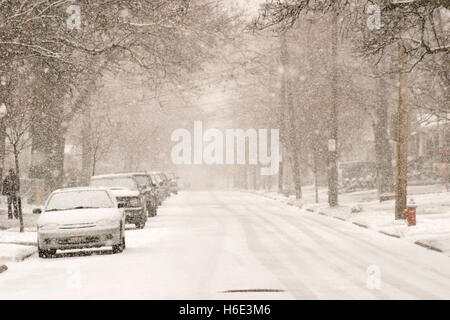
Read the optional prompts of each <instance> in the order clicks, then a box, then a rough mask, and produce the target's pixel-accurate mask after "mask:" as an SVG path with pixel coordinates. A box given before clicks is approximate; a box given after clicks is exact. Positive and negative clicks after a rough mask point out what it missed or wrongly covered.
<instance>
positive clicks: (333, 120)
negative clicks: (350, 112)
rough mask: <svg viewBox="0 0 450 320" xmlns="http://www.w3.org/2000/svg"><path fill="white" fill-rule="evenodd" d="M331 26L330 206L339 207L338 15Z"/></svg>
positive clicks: (334, 16)
mask: <svg viewBox="0 0 450 320" xmlns="http://www.w3.org/2000/svg"><path fill="white" fill-rule="evenodd" d="M332 19H333V20H332V25H331V28H332V29H331V64H332V72H331V73H332V74H331V115H330V124H329V129H330V139H329V145H328V204H329V205H330V207H335V206H337V205H338V170H337V160H338V151H337V148H338V111H337V106H338V92H337V86H338V68H337V63H338V61H337V58H338V24H337V19H338V18H337V15H336V14H333V17H332Z"/></svg>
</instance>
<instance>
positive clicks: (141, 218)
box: [90, 173, 147, 229]
mask: <svg viewBox="0 0 450 320" xmlns="http://www.w3.org/2000/svg"><path fill="white" fill-rule="evenodd" d="M90 185H91V186H101V187H106V188H109V189H110V190H111V192H113V193H114V195H115V196H116V199H117V202H119V203H122V204H123V207H124V210H125V215H126V218H125V221H126V223H131V224H134V225H135V226H136V229H143V228H144V227H145V223H146V222H147V208H146V199H145V194H144V193H142V192H141V190H140V188H139V184H138V182H137V180H136V178H135V177H134V176H133V175H132V174H128V173H117V174H108V175H99V176H93V177H91V183H90Z"/></svg>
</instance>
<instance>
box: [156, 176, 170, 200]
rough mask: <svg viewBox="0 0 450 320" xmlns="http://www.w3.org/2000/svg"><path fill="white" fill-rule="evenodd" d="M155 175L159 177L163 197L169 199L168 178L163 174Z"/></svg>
mask: <svg viewBox="0 0 450 320" xmlns="http://www.w3.org/2000/svg"><path fill="white" fill-rule="evenodd" d="M156 174H158V175H159V177H160V178H161V181H162V183H163V184H162V190H163V193H164V196H165V197H166V198H168V197H170V186H169V178H167V176H166V174H165V173H164V172H157V173H156Z"/></svg>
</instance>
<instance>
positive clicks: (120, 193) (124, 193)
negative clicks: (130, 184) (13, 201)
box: [111, 189, 139, 197]
mask: <svg viewBox="0 0 450 320" xmlns="http://www.w3.org/2000/svg"><path fill="white" fill-rule="evenodd" d="M111 193H112V194H113V195H114V196H116V197H138V196H139V191H136V190H129V189H111Z"/></svg>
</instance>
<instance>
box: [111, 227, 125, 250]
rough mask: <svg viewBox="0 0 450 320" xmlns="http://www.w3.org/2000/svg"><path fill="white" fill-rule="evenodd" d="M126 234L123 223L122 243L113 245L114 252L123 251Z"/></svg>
mask: <svg viewBox="0 0 450 320" xmlns="http://www.w3.org/2000/svg"><path fill="white" fill-rule="evenodd" d="M125 247H126V245H125V235H122V225H121V226H120V243H119V244H115V245H113V246H112V251H113V253H114V254H116V253H121V252H123V250H125Z"/></svg>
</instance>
